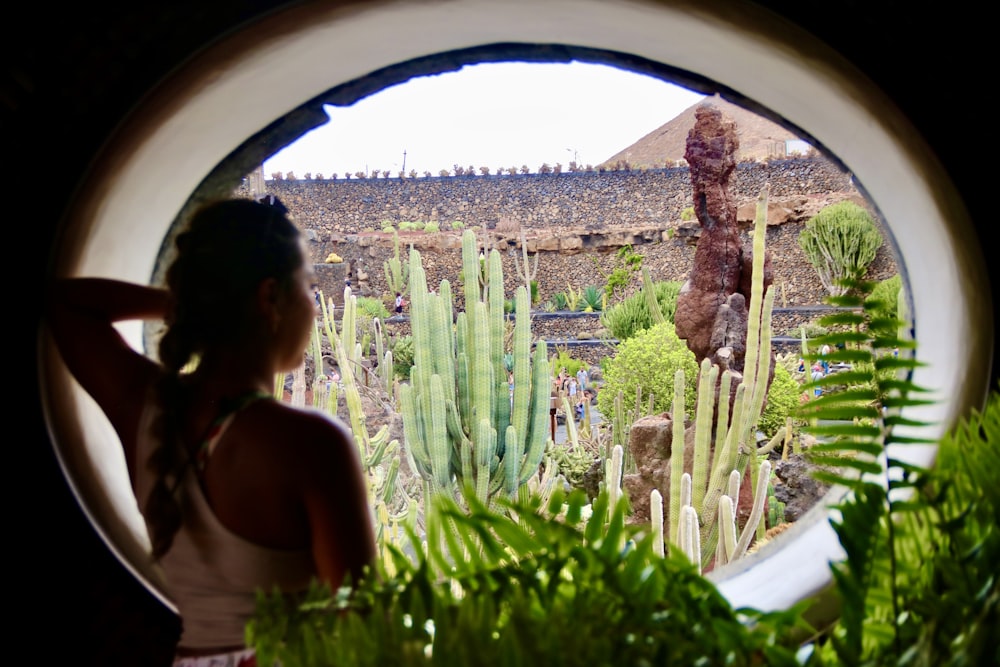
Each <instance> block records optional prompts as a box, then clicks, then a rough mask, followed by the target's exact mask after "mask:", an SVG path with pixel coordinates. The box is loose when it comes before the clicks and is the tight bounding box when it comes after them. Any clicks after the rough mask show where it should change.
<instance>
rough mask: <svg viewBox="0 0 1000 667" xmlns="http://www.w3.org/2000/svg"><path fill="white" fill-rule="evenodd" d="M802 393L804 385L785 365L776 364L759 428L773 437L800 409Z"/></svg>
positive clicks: (758, 423)
mask: <svg viewBox="0 0 1000 667" xmlns="http://www.w3.org/2000/svg"><path fill="white" fill-rule="evenodd" d="M801 394H802V385H800V384H799V383H798V382H796V381H795V378H793V377H792V375H791V374H790V373H789V372H788V369H787V368H785V366H784V365H782V364H775V366H774V380H772V381H771V387H770V389H768V390H767V406H766V407H765V408H764V412H763V413H762V414H761V415H760V419H759V420H758V421H757V429H758V430H759V431H761V432H762V433H763V434H764V435H765V436H767V437H768V438H771V437H773V436H774V434H775V433H777V432H778V429H780V428H781V427H782V426H784V425H785V419H786V418H787V417H790V416H792V414H793V413H794V412H795V411H796V410H797V409H798V407H799V396H800V395H801Z"/></svg>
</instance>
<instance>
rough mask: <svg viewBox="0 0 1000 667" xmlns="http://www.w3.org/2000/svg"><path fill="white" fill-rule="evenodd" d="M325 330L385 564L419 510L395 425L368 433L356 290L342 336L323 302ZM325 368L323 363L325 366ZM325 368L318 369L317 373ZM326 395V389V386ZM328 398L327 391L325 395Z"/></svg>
mask: <svg viewBox="0 0 1000 667" xmlns="http://www.w3.org/2000/svg"><path fill="white" fill-rule="evenodd" d="M320 303H321V304H322V316H323V330H324V333H325V334H326V337H327V340H328V342H329V343H330V346H331V348H332V349H333V351H334V354H335V356H336V358H337V365H338V366H339V367H340V370H341V382H342V383H343V385H344V397H345V400H346V403H347V409H348V414H349V422H350V424H349V425H350V427H351V432H352V433H353V434H354V442H355V444H356V445H357V447H358V453H359V455H360V458H361V465H362V468H363V469H364V471H365V474H366V479H367V481H368V497H369V502H370V503H371V507H372V511H373V517H374V526H375V537H376V541H377V543H378V544H379V545H380V549H382V550H383V551H384V553H383V556H384V558H383V560H384V561H385V562H386V563H388V562H389V561H391V558H389V554H388V551H385V550H386V549H387V548H388V547H387V545H388V544H390V543H391V544H394V545H396V546H397V547H400V546H402V544H403V543H404V542H405V541H406V537H405V535H404V533H403V532H402V531H401V530H399V525H400V523H402V522H404V521H415V520H416V506H415V504H414V503H412V502H411V499H410V498H409V497H408V496H407V494H406V491H405V490H404V489H402V487H401V486H400V485H399V484H397V480H398V472H399V466H400V461H401V459H400V456H399V454H398V453H397V452H396V450H397V448H398V446H399V441H398V440H390V439H389V426H388V424H386V425H384V426H383V427H382V428H380V429H379V431H378V432H377V433H375V435H371V434H369V432H368V427H367V425H366V424H365V413H364V410H363V408H362V405H361V394H360V392H359V390H358V377H357V375H358V374H360V373H362V367H361V350H360V347H361V346H360V345H358V344H356V343H354V342H353V341H354V339H355V336H356V332H355V329H354V327H355V324H354V323H355V321H356V308H357V301H356V298H355V297H354V296H353V295H352V294H351V288H349V287H348V288H346V289H345V290H344V308H343V311H342V312H343V315H342V319H341V328H340V332H339V333H338V332H337V327H336V323H335V321H334V320H333V318H332V317H331V316H330V311H329V308H328V306H327V303H326V301H325V300H323V299H321V300H320ZM315 333H316V337H315V349H317V350H318V347H319V332H318V329H317V330H315ZM348 350H350V352H351V353H350V354H349V353H348ZM320 363H322V361H320ZM321 368H322V366H321V365H320V366H317V372H318V370H319V369H321ZM324 390H325V387H324ZM324 393H325V391H324ZM326 407H327V409H328V411H329V412H330V414H332V415H336V413H337V389H336V384H335V383H331V395H329V396H328V397H327V400H326Z"/></svg>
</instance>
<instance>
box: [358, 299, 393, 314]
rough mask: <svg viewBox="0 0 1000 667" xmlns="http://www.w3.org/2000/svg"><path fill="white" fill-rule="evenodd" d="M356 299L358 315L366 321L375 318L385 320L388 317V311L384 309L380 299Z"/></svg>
mask: <svg viewBox="0 0 1000 667" xmlns="http://www.w3.org/2000/svg"><path fill="white" fill-rule="evenodd" d="M357 299H358V315H360V316H362V317H366V318H368V319H374V318H376V317H378V318H380V319H382V320H385V319H387V318H388V317H389V309H388V308H386V307H385V304H384V303H382V301H381V299H373V298H371V297H368V296H359V297H357Z"/></svg>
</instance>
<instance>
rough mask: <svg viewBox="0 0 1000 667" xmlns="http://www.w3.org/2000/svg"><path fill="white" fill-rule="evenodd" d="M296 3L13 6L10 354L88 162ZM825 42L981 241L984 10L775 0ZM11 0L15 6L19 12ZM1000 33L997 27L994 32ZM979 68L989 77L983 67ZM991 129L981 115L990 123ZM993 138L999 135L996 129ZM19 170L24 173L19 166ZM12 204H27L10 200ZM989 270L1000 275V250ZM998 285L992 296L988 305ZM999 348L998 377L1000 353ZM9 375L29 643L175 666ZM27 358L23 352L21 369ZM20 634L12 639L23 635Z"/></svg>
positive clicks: (52, 660) (232, 0)
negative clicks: (196, 72)
mask: <svg viewBox="0 0 1000 667" xmlns="http://www.w3.org/2000/svg"><path fill="white" fill-rule="evenodd" d="M280 4H281V3H278V2H268V1H266V0H239V1H236V0H215V1H213V2H210V3H207V2H192V1H190V0H179V1H178V2H174V3H123V4H119V3H108V2H98V3H70V4H68V5H67V4H63V5H62V6H61V7H59V8H56V5H53V4H51V3H40V2H35V3H21V4H20V5H19V7H18V9H14V10H10V9H8V10H7V12H8V22H7V28H8V30H7V35H6V36H5V40H4V44H3V46H2V47H0V48H2V49H3V51H4V56H3V65H4V72H3V79H2V86H0V94H2V97H0V101H2V105H0V114H2V115H0V118H2V120H0V129H2V135H3V145H4V148H5V150H4V151H3V154H2V157H3V160H4V166H5V172H6V173H7V175H8V177H7V179H5V182H7V183H8V184H10V183H12V184H13V186H12V187H13V191H12V192H8V193H7V194H6V197H5V200H6V203H7V207H6V213H7V215H6V216H5V222H6V227H7V234H8V236H7V238H8V241H7V249H8V253H7V261H6V262H5V266H6V269H7V271H8V272H9V273H8V279H7V281H6V283H7V293H8V294H9V295H14V296H15V297H19V298H15V299H14V300H13V303H8V306H7V307H8V316H7V318H6V319H7V322H8V325H7V326H6V327H5V329H6V331H5V333H6V335H5V339H7V342H6V345H7V351H8V356H13V357H14V358H15V359H18V360H20V359H32V360H33V359H34V356H35V353H34V350H35V336H36V331H37V324H38V315H39V309H40V303H41V298H40V297H41V295H42V294H43V293H44V286H45V282H44V275H45V263H46V261H47V257H48V253H49V249H50V246H51V243H52V240H53V233H54V230H55V227H56V224H57V221H58V220H59V218H60V216H61V214H62V212H63V210H64V208H65V207H66V205H67V203H68V201H69V199H70V197H71V196H72V193H73V190H74V187H75V186H76V184H77V182H78V180H79V177H80V174H81V173H82V172H83V171H84V169H85V167H86V166H87V163H88V160H89V159H90V158H91V157H92V156H93V155H94V154H95V153H96V152H97V150H98V149H99V147H100V145H101V143H102V141H103V140H104V139H105V138H106V137H107V136H108V135H109V133H110V132H111V131H112V130H113V129H114V127H115V124H116V123H117V122H118V121H119V120H120V119H121V118H123V117H124V116H125V115H126V114H127V112H128V111H129V109H130V108H131V107H132V106H133V105H134V104H135V103H136V102H137V101H138V100H139V99H140V97H141V96H142V94H143V93H144V92H145V91H147V90H149V89H150V88H151V87H153V86H154V84H156V82H157V81H158V80H159V79H160V78H161V77H163V76H164V75H166V74H167V73H168V72H169V71H170V70H171V68H172V67H174V66H175V65H176V64H178V63H180V62H181V61H182V60H184V59H185V58H186V57H188V56H189V55H191V54H192V53H194V52H195V51H196V50H197V49H199V47H201V46H203V45H204V44H206V43H208V42H210V41H211V40H213V39H215V38H217V37H218V36H220V35H222V34H224V33H225V32H226V31H228V30H230V29H232V28H233V27H235V26H237V25H239V24H240V23H242V22H244V21H247V20H250V19H252V18H254V17H257V16H259V15H261V14H264V13H266V12H268V11H269V10H271V9H273V8H274V7H276V6H279V5H280ZM758 4H761V5H763V6H765V7H767V8H770V9H771V10H773V11H775V12H777V13H780V14H782V15H784V17H786V18H787V19H788V20H790V21H792V22H794V23H797V24H799V25H800V26H801V27H803V28H805V29H806V30H808V31H810V32H812V33H813V34H815V35H816V36H817V37H819V38H820V39H822V40H824V41H826V42H827V43H828V44H830V45H831V46H833V47H834V48H835V49H837V50H838V51H840V52H841V53H842V54H843V55H844V56H845V57H846V58H848V59H849V60H850V61H852V62H853V63H854V64H855V65H856V66H857V67H858V68H860V69H861V70H862V71H864V72H865V73H867V75H868V76H869V77H870V78H871V79H872V80H874V82H875V83H876V84H877V85H879V86H880V87H881V88H883V89H884V90H885V92H886V93H888V95H889V96H890V97H892V98H893V99H894V100H895V101H896V103H897V104H898V105H899V106H900V107H901V108H902V109H903V110H904V112H905V113H906V114H907V115H908V116H909V118H910V119H911V120H912V121H913V123H914V124H915V125H916V126H917V127H918V129H919V131H920V132H921V133H922V134H923V136H924V137H925V139H926V140H927V142H928V143H929V144H930V146H931V147H932V149H933V150H934V151H936V153H937V154H938V156H939V157H940V159H941V160H942V162H944V164H945V166H946V168H947V170H948V171H949V173H950V174H951V176H952V178H953V180H954V182H955V184H956V185H957V187H958V188H959V190H960V192H961V195H962V196H963V198H964V200H965V202H966V205H967V206H968V208H969V210H970V212H971V215H972V218H973V220H974V221H975V222H976V225H977V229H978V233H979V237H980V241H981V243H982V244H983V246H984V247H986V244H987V242H988V241H989V239H990V236H991V235H988V234H987V227H986V224H987V221H988V220H990V217H988V212H987V206H988V202H987V201H986V200H987V196H986V192H985V191H984V190H983V189H981V188H980V185H981V184H983V183H984V180H985V179H984V178H983V177H982V176H981V173H980V172H981V170H982V169H986V168H995V165H993V164H992V159H991V158H992V157H993V151H992V150H989V149H987V148H986V147H987V146H989V145H991V144H990V142H989V136H990V135H989V134H988V133H987V132H986V131H985V129H988V128H985V125H986V124H987V123H992V118H986V117H983V116H977V114H978V113H980V111H981V109H980V107H978V106H977V104H976V100H984V99H986V97H987V96H988V95H989V94H990V92H991V91H989V90H987V89H985V84H987V83H988V82H989V81H990V80H992V79H993V78H992V77H986V76H985V75H980V72H987V71H988V70H987V69H986V65H987V64H988V62H987V61H986V53H987V51H986V46H985V45H986V44H987V43H988V42H987V25H988V24H991V22H988V21H987V20H985V18H986V17H985V15H984V13H985V12H984V10H971V9H967V10H966V9H962V7H963V5H966V4H967V3H957V4H956V3H948V4H945V3H939V2H934V3H932V2H920V3H898V2H891V1H889V0H868V1H865V2H862V1H861V0H844V1H842V2H839V3H834V4H833V5H831V4H830V3H821V4H816V3H802V2H800V1H793V0H762V1H761V2H760V3H758ZM11 11H13V14H10V12H11ZM990 37H991V38H992V35H990ZM981 76H982V77H983V78H981ZM980 128H983V129H980ZM984 140H985V141H984ZM11 177H13V181H11ZM11 203H13V211H11V206H10V205H11ZM990 270H991V272H992V276H991V281H992V283H993V285H994V292H996V290H997V287H996V285H997V283H996V270H997V269H996V263H995V262H994V265H993V266H992V267H991V269H990ZM990 304H991V301H990V300H989V295H983V307H984V308H991V307H993V306H991V305H990ZM983 363H988V364H989V363H992V364H993V366H992V368H993V384H992V386H996V384H995V382H996V378H997V377H998V375H997V369H996V362H995V360H986V359H984V360H983ZM28 365H29V366H30V367H29V368H26V369H25V370H24V372H17V373H14V374H9V375H8V377H9V381H10V382H11V384H12V385H13V386H14V387H15V390H16V392H17V393H16V396H17V398H15V399H14V401H15V404H14V406H13V409H11V408H8V410H6V414H7V415H8V423H7V428H6V429H5V431H6V433H7V434H8V438H7V440H8V448H9V450H10V451H13V452H15V454H14V456H15V459H14V465H12V466H8V467H7V472H8V474H7V480H6V484H4V487H5V489H6V492H7V493H8V494H11V497H9V498H8V501H7V508H8V511H7V512H6V514H7V516H8V517H9V518H10V519H13V521H8V522H7V526H9V527H8V528H7V533H6V536H5V539H4V544H5V545H6V550H7V552H8V556H10V555H11V554H13V558H8V559H5V560H7V561H8V562H12V563H13V567H11V568H10V569H9V570H8V576H7V579H8V581H10V582H11V583H13V588H14V591H15V596H14V600H13V604H11V605H9V607H8V609H9V612H10V613H11V614H12V615H13V616H14V618H15V619H17V620H16V621H15V623H16V626H15V629H16V632H15V633H10V635H9V636H11V637H12V638H13V639H14V642H15V647H16V648H18V650H17V651H15V652H16V653H21V652H22V649H23V650H24V651H31V652H34V653H36V654H37V655H38V657H39V658H40V659H38V661H39V662H40V663H42V664H58V663H59V662H62V661H63V660H65V661H67V662H69V661H72V663H73V664H79V665H156V664H169V658H170V653H171V646H170V642H171V641H172V639H173V637H174V636H175V635H176V632H177V625H176V620H175V619H174V618H173V617H172V615H171V614H169V613H168V612H166V611H165V610H164V609H163V608H162V607H161V606H160V605H159V604H158V603H157V602H156V601H155V600H153V598H152V597H150V596H149V595H148V594H147V593H146V592H145V591H144V590H143V589H142V588H141V586H139V585H138V584H137V583H135V582H134V581H133V579H132V578H131V576H130V575H129V574H128V573H127V572H126V571H125V570H124V569H123V568H122V567H121V566H120V565H119V563H118V562H117V561H116V560H115V559H114V558H113V557H112V556H111V555H110V554H109V553H108V551H107V550H106V549H105V548H104V546H103V544H102V543H101V542H100V540H99V539H98V538H97V536H96V535H95V534H94V532H93V530H92V529H91V528H90V526H89V524H88V523H87V522H86V520H85V519H84V517H83V515H82V514H81V512H80V511H79V509H78V508H77V507H76V504H75V502H74V500H73V498H72V496H71V494H70V493H69V490H68V488H67V486H66V483H65V482H64V480H63V478H62V476H61V474H60V472H59V469H58V466H57V463H56V460H55V457H54V455H53V453H52V449H51V447H50V443H49V441H48V436H47V433H46V429H45V425H44V421H43V419H42V414H41V407H40V404H39V401H38V399H37V396H38V388H37V382H36V380H35V374H36V373H35V366H34V365H33V364H30V362H29V364H28ZM18 371H20V368H18ZM15 647H12V648H15Z"/></svg>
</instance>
